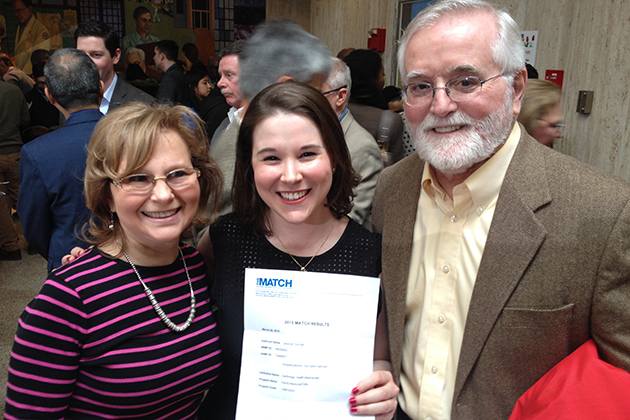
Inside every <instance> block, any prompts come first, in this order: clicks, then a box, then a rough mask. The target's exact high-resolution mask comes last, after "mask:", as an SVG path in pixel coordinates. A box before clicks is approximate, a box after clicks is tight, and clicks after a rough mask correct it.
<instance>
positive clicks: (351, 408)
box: [350, 406, 358, 413]
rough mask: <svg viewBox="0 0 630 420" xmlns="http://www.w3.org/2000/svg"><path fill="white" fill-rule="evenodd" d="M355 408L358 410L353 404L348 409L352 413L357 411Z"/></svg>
mask: <svg viewBox="0 0 630 420" xmlns="http://www.w3.org/2000/svg"><path fill="white" fill-rule="evenodd" d="M357 410H358V408H356V407H355V406H352V407H350V411H351V412H352V413H356V412H357Z"/></svg>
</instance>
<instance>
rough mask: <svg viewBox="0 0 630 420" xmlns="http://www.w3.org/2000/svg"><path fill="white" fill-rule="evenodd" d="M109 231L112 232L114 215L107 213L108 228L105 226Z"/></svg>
mask: <svg viewBox="0 0 630 420" xmlns="http://www.w3.org/2000/svg"><path fill="white" fill-rule="evenodd" d="M107 227H108V228H109V230H114V213H112V212H111V211H110V212H109V226H107Z"/></svg>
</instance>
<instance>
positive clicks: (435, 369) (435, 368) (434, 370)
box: [431, 366, 438, 374]
mask: <svg viewBox="0 0 630 420" xmlns="http://www.w3.org/2000/svg"><path fill="white" fill-rule="evenodd" d="M437 371H438V368H437V366H432V367H431V373H434V374H435V373H437Z"/></svg>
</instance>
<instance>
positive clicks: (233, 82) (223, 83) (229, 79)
mask: <svg viewBox="0 0 630 420" xmlns="http://www.w3.org/2000/svg"><path fill="white" fill-rule="evenodd" d="M240 73H241V72H240V67H239V65H238V56H237V55H235V54H231V55H226V56H225V57H223V58H222V59H221V61H219V76H221V78H220V79H219V82H218V83H217V86H218V87H219V89H221V93H222V94H223V96H225V101H226V102H227V103H228V105H231V106H233V107H234V108H237V109H238V108H240V107H241V106H243V97H242V96H241V90H240V89H239V87H238V79H239V76H240Z"/></svg>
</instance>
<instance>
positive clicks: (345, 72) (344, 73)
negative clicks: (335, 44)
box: [326, 57, 352, 104]
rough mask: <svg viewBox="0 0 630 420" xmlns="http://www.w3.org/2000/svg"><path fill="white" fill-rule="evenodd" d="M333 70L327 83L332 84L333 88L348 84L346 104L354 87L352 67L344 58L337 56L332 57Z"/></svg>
mask: <svg viewBox="0 0 630 420" xmlns="http://www.w3.org/2000/svg"><path fill="white" fill-rule="evenodd" d="M331 61H332V70H330V74H329V75H328V80H326V83H328V84H329V85H330V88H331V89H338V88H340V87H342V86H346V88H347V89H348V96H347V98H346V104H347V103H348V100H350V90H351V89H352V74H351V73H350V67H348V65H347V64H346V63H344V62H343V60H340V59H338V58H337V57H331Z"/></svg>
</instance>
